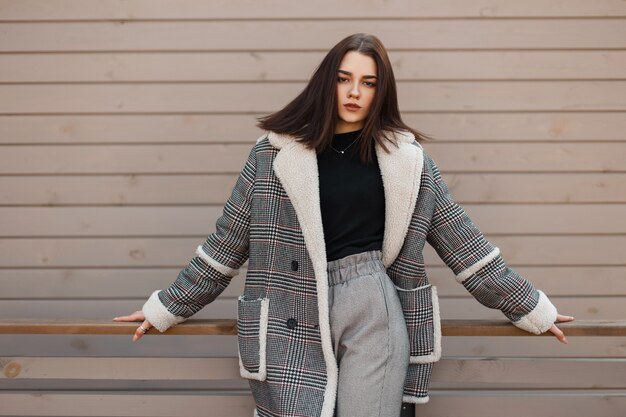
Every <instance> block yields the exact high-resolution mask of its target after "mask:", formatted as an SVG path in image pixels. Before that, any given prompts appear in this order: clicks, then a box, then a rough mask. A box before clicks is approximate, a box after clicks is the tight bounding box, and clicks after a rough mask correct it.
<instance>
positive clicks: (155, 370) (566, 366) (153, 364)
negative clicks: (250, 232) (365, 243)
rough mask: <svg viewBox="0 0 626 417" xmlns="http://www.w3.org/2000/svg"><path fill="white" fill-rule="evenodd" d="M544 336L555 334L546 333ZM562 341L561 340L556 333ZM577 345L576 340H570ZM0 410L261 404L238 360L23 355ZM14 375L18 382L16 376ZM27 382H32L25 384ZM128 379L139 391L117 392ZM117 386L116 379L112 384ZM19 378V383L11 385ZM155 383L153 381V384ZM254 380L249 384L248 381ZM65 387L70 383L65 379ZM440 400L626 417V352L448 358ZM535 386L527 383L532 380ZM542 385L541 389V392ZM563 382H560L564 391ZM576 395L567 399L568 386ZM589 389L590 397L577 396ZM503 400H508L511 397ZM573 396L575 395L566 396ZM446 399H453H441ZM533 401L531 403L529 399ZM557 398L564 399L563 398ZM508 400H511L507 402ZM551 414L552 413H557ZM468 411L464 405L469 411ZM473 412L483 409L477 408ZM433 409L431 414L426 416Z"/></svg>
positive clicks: (0, 362)
mask: <svg viewBox="0 0 626 417" xmlns="http://www.w3.org/2000/svg"><path fill="white" fill-rule="evenodd" d="M137 325H138V323H117V322H112V321H105V320H0V334H13V335H78V334H80V335H128V336H129V337H130V335H132V334H133V333H134V331H135V329H136V328H137ZM559 327H560V328H561V329H563V331H564V333H565V334H566V335H567V337H568V338H571V337H576V336H593V337H596V336H613V337H615V336H618V337H622V336H626V320H620V321H609V320H607V321H602V320H576V321H573V322H570V323H560V324H559ZM442 334H443V336H446V337H449V336H526V337H533V336H535V335H532V334H530V333H527V332H524V331H522V330H520V329H518V328H516V327H515V326H513V325H512V324H510V323H509V322H507V321H504V320H493V321H491V320H442ZM153 335H158V336H160V337H164V336H168V335H236V322H235V320H198V319H196V320H194V319H191V320H188V321H187V322H185V323H182V324H179V325H178V326H175V327H173V328H171V329H170V330H168V331H167V332H165V333H159V332H158V331H157V330H154V329H151V330H150V331H149V332H148V336H147V337H151V336H153ZM540 337H553V338H554V336H553V335H552V333H549V332H547V333H545V334H543V335H541V336H540ZM554 343H558V342H557V341H556V339H555V341H554ZM570 343H572V340H571V339H570ZM0 371H1V372H0V375H1V376H0V381H2V380H4V381H5V384H4V387H9V389H4V390H3V391H1V392H0V416H34V415H37V416H87V415H89V416H194V417H197V416H201V415H206V416H211V417H219V416H229V417H239V416H251V415H252V414H251V410H252V409H253V407H254V402H253V400H252V397H251V395H250V393H249V391H247V390H246V388H245V386H246V385H247V384H246V383H245V381H243V380H242V379H241V378H240V377H239V367H238V362H237V357H236V355H234V357H229V358H197V357H193V358H184V357H178V358H162V357H157V358H154V357H140V358H130V357H75V356H74V357H33V356H31V357H24V356H11V357H1V358H0ZM9 380H10V381H9ZM49 380H60V381H62V382H63V381H65V383H66V384H68V385H67V386H68V387H70V386H71V387H72V388H71V389H69V388H68V389H67V390H64V389H55V390H40V389H37V388H33V385H32V384H35V385H36V384H37V383H38V382H41V381H49ZM21 381H29V382H30V384H31V385H30V386H28V387H26V388H24V386H23V385H20V384H19V382H21ZM81 381H98V382H99V383H100V384H102V387H103V389H86V390H84V391H81V390H77V389H76V387H77V386H80V384H81ZM119 381H126V382H129V383H133V384H135V385H136V387H137V388H136V389H135V390H129V389H127V388H126V389H119V388H114V386H115V383H116V382H119ZM151 381H152V382H154V381H177V382H179V383H181V384H183V388H182V389H179V390H171V389H167V390H164V389H159V388H154V387H150V386H149V385H150V384H149V382H151ZM194 381H195V382H198V381H206V382H207V383H209V382H211V381H214V382H216V381H218V382H219V381H234V383H232V384H231V388H226V389H222V390H212V391H211V392H210V394H207V391H206V390H193V389H184V384H185V383H187V384H189V383H191V382H194ZM107 382H108V384H107ZM468 383H471V384H472V385H473V386H475V387H476V389H478V388H485V387H487V388H489V387H491V388H493V389H499V390H507V393H508V396H507V395H504V396H503V395H502V393H500V395H498V397H497V400H498V405H499V406H501V405H502V404H505V405H506V407H507V410H510V411H506V412H504V411H503V410H502V409H501V408H493V407H489V404H490V402H491V401H492V400H493V399H494V398H493V397H490V396H488V395H458V391H455V390H454V388H455V387H457V386H458V385H459V384H465V385H467V384H468ZM12 384H14V385H12ZM146 384H147V385H148V386H149V387H148V389H146V388H145V386H146ZM244 384H245V385H244ZM61 385H63V384H61ZM431 385H433V386H436V387H437V388H436V389H433V390H431V394H430V396H431V401H430V402H429V403H428V404H423V405H419V406H418V413H417V414H418V415H420V416H422V415H428V416H443V415H446V416H449V415H452V414H450V410H459V414H457V415H459V416H461V415H462V416H464V417H468V416H472V415H480V416H481V417H489V416H494V417H495V416H498V417H500V416H507V417H511V416H517V415H520V416H522V415H524V416H529V415H532V416H541V415H570V416H583V415H584V416H593V417H602V416H611V417H623V416H626V358H625V357H601V358H597V357H594V358H581V357H576V358H556V357H553V358H532V357H531V358H520V357H478V358H476V357H471V358H470V357H445V356H444V357H443V358H442V359H441V361H440V362H438V363H437V364H436V365H435V368H434V371H433V377H432V384H431ZM531 385H532V387H533V389H530V390H529V389H528V387H529V386H531ZM537 387H540V388H541V389H540V390H537ZM554 387H558V388H559V389H558V390H555V389H554ZM564 389H567V391H568V392H571V393H572V395H570V396H565V397H564V396H563V392H562V391H563V390H564ZM576 392H580V393H581V395H576ZM503 398H504V400H503ZM563 398H567V401H562V400H563ZM440 399H445V401H442V400H440ZM529 400H532V401H529ZM555 400H556V401H555ZM503 401H504V402H503ZM557 408H558V410H559V411H558V412H555V413H554V414H552V413H551V412H550V413H548V411H547V410H550V409H557ZM460 410H463V412H461V411H460ZM472 410H481V411H480V413H478V411H476V414H472V412H473V411H472ZM425 413H426V414H425Z"/></svg>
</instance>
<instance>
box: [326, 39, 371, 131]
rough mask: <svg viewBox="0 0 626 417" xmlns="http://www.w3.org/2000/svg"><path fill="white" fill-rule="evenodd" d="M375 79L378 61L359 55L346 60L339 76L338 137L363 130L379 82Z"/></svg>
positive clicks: (350, 54)
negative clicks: (340, 134)
mask: <svg viewBox="0 0 626 417" xmlns="http://www.w3.org/2000/svg"><path fill="white" fill-rule="evenodd" d="M376 75H377V73H376V61H374V59H373V58H372V57H370V56H367V55H363V54H361V53H359V52H356V51H350V52H348V53H346V54H345V55H344V56H343V59H342V60H341V63H340V64H339V71H338V72H337V112H338V115H339V120H338V121H337V126H335V133H344V132H352V131H355V130H359V129H361V128H362V127H363V125H364V124H365V119H366V118H367V115H368V114H369V111H370V107H371V104H372V102H373V101H374V94H375V93H376V83H377V81H378V79H377V78H376ZM347 104H352V105H354V106H353V107H350V106H346V105H347Z"/></svg>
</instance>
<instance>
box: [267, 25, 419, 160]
mask: <svg viewBox="0 0 626 417" xmlns="http://www.w3.org/2000/svg"><path fill="white" fill-rule="evenodd" d="M350 51H356V52H359V53H361V54H364V55H367V56H370V57H372V58H373V59H374V61H376V67H377V72H378V74H377V78H378V80H377V84H376V92H375V94H374V99H373V101H372V104H371V107H370V111H369V113H368V116H367V118H366V119H365V123H364V125H363V132H362V134H361V136H360V137H359V139H358V145H357V146H358V149H359V154H360V158H361V160H362V161H363V162H371V161H372V160H373V159H372V154H371V153H372V146H371V145H372V140H375V141H376V142H378V143H379V144H380V145H381V146H382V148H383V149H384V150H385V151H386V152H389V150H388V149H387V147H386V146H385V144H384V142H385V141H388V142H391V143H393V144H394V145H396V146H397V144H396V143H395V142H394V141H393V140H392V139H391V138H389V137H387V135H386V134H385V131H387V132H388V133H389V132H392V131H394V132H397V131H400V130H405V131H409V132H411V133H412V134H413V135H414V136H415V139H416V140H417V141H418V142H421V141H423V140H424V139H425V138H427V139H431V138H430V137H428V136H427V135H424V134H422V133H420V132H418V131H417V130H414V129H412V128H410V127H409V126H407V125H406V124H405V123H404V122H403V121H402V118H401V117H400V111H399V109H398V95H397V91H396V80H395V77H394V75H393V69H392V67H391V62H390V61H389V57H388V56H387V51H386V49H385V47H384V45H383V44H382V42H381V41H380V40H379V39H378V38H377V37H376V36H374V35H370V34H367V33H356V34H354V35H350V36H348V37H346V38H344V39H342V40H341V41H340V42H339V43H337V44H336V45H335V46H334V47H333V48H332V49H331V50H330V51H329V52H328V53H327V54H326V56H325V57H324V59H323V60H322V62H321V63H320V64H319V65H318V66H317V68H316V69H315V71H314V73H313V75H312V76H311V79H310V80H309V83H308V84H307V86H306V87H305V88H304V90H303V91H302V92H301V93H300V94H299V95H298V96H297V97H296V98H294V99H293V100H292V101H291V102H290V103H289V104H287V105H286V106H285V107H283V108H282V109H281V110H279V111H277V112H275V113H272V114H269V115H267V116H264V117H259V118H258V119H257V120H259V122H258V123H257V127H259V128H261V129H263V130H271V131H274V132H276V133H281V134H288V135H292V136H294V137H296V138H297V140H298V141H300V142H304V143H305V144H306V146H307V147H308V148H309V149H316V151H317V152H318V153H319V152H322V151H324V150H326V149H327V148H328V146H329V145H330V143H331V141H332V138H333V135H334V133H335V126H336V124H337V121H338V115H337V93H336V91H337V90H336V89H337V77H338V70H339V64H340V63H341V60H342V59H343V57H344V55H345V54H346V53H347V52H350Z"/></svg>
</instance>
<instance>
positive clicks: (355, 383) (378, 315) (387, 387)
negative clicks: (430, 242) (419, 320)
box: [327, 250, 409, 417]
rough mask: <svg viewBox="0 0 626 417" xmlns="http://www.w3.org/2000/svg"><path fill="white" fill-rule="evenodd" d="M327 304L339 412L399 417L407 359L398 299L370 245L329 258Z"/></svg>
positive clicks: (351, 415)
mask: <svg viewBox="0 0 626 417" xmlns="http://www.w3.org/2000/svg"><path fill="white" fill-rule="evenodd" d="M327 270H328V283H329V292H328V301H329V303H328V305H329V312H330V327H331V336H332V342H333V348H334V351H335V356H336V357H337V364H338V366H339V381H338V387H337V405H336V407H335V416H336V417H354V416H359V417H399V416H400V412H401V407H402V391H403V387H404V379H405V377H406V372H407V368H408V364H409V339H408V333H407V329H406V324H405V321H404V315H403V314H402V307H401V305H400V300H399V299H398V295H397V293H396V289H395V287H394V285H393V282H392V281H391V279H390V278H389V276H388V275H387V273H386V271H385V266H384V265H383V262H382V252H381V251H379V250H372V251H367V252H361V253H356V254H353V255H349V256H346V257H344V258H341V259H336V260H333V261H330V262H328V265H327Z"/></svg>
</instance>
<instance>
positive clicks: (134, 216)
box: [0, 204, 626, 238]
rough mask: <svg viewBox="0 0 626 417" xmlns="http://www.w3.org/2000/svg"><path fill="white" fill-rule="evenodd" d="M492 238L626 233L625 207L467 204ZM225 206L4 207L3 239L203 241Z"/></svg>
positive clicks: (0, 234)
mask: <svg viewBox="0 0 626 417" xmlns="http://www.w3.org/2000/svg"><path fill="white" fill-rule="evenodd" d="M463 208H464V209H465V211H466V212H467V214H468V215H469V216H470V217H471V219H472V220H473V221H474V222H475V223H476V225H477V226H478V227H479V228H480V229H481V230H482V231H483V232H484V233H489V234H492V235H496V234H498V235H514V234H538V235H547V234H566V235H575V234H590V235H602V234H626V222H624V221H622V218H623V215H624V213H626V204H607V205H599V204H593V205H589V204H567V205H563V204H555V205H548V204H541V205H538V204H506V205H491V204H489V205H487V204H479V205H476V204H464V205H463ZM221 215H222V207H221V206H208V207H203V206H194V207H160V206H155V207H41V208H40V207H5V208H0V237H20V238H21V237H41V236H45V237H70V236H85V237H86V236H94V237H103V236H108V237H112V236H120V237H123V236H155V237H158V236H178V237H183V236H188V237H197V236H204V235H206V234H208V233H210V232H213V231H214V230H215V223H216V221H217V219H218V217H219V216H221Z"/></svg>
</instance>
